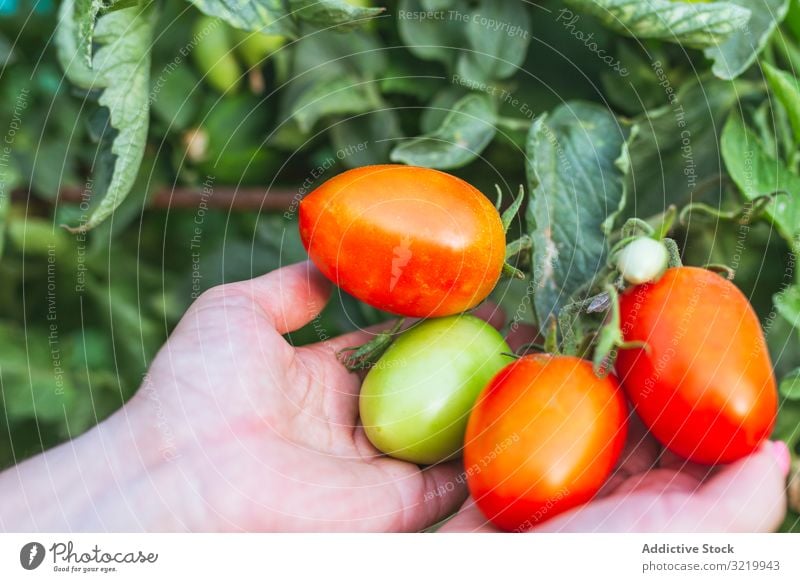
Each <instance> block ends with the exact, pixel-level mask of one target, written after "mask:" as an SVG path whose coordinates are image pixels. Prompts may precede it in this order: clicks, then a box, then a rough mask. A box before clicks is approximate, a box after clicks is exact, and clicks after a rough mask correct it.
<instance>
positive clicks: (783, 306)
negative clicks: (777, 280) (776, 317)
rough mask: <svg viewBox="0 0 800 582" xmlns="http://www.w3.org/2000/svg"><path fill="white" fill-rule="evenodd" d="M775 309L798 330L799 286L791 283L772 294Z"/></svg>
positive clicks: (799, 313) (799, 318)
mask: <svg viewBox="0 0 800 582" xmlns="http://www.w3.org/2000/svg"><path fill="white" fill-rule="evenodd" d="M772 302H773V303H774V304H775V310H776V311H777V312H778V313H779V314H780V316H781V317H783V319H785V320H786V321H787V322H789V324H790V325H791V326H792V327H794V328H795V329H797V330H800V287H798V286H797V285H792V286H790V287H786V288H785V289H783V290H781V291H779V292H778V293H776V294H775V295H773V296H772Z"/></svg>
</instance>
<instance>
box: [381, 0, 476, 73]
mask: <svg viewBox="0 0 800 582" xmlns="http://www.w3.org/2000/svg"><path fill="white" fill-rule="evenodd" d="M453 4H454V5H453V10H456V11H458V12H459V13H466V12H467V11H468V10H469V7H468V5H467V4H466V3H465V2H464V0H457V1H455V2H454V3H453ZM426 13H427V11H426V10H425V7H424V6H423V5H422V2H420V0H400V1H399V2H398V4H397V30H398V32H399V33H400V39H401V40H402V42H403V44H404V45H405V47H406V48H407V49H408V50H409V52H411V54H413V55H414V56H416V57H419V58H420V59H423V60H426V61H438V62H440V63H444V64H445V65H446V66H447V67H451V68H452V67H453V66H454V64H455V62H456V58H457V57H458V55H459V52H460V51H459V50H458V47H460V46H463V45H464V23H463V22H461V21H460V20H457V19H454V18H447V17H446V16H447V15H446V14H445V15H444V16H445V17H443V18H432V17H431V18H428V17H422V16H420V15H424V14H426Z"/></svg>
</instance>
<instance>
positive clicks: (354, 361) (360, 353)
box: [336, 317, 406, 372]
mask: <svg viewBox="0 0 800 582" xmlns="http://www.w3.org/2000/svg"><path fill="white" fill-rule="evenodd" d="M405 321H406V318H405V317H402V318H400V319H398V320H397V321H396V322H395V323H394V325H393V326H392V327H391V328H389V329H388V330H386V331H383V332H381V333H379V334H378V335H376V336H375V337H374V338H372V339H371V340H370V341H368V342H367V343H365V344H362V345H360V346H353V347H349V348H344V349H342V350H340V351H339V352H338V353H337V354H336V355H337V356H338V357H339V361H341V362H342V364H344V367H345V368H347V369H348V370H350V371H351V372H354V371H356V370H366V369H368V368H370V367H372V366H373V365H374V364H375V362H377V361H378V359H379V358H380V357H381V356H382V355H383V354H384V352H385V351H386V350H387V349H388V348H389V346H390V345H392V342H393V341H394V336H396V335H397V334H398V333H400V331H401V328H402V327H403V323H405Z"/></svg>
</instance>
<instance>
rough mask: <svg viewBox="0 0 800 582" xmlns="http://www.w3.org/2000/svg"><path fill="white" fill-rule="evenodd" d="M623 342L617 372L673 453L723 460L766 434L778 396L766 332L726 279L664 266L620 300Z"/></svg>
mask: <svg viewBox="0 0 800 582" xmlns="http://www.w3.org/2000/svg"><path fill="white" fill-rule="evenodd" d="M620 311H621V318H622V320H621V322H622V331H623V334H624V337H625V340H626V341H643V342H646V344H647V349H641V348H636V349H624V350H620V352H619V357H618V359H617V371H618V373H619V377H620V380H621V381H622V384H623V386H624V388H625V390H626V392H627V393H628V397H629V398H630V399H631V401H632V403H633V405H634V406H635V407H636V411H637V412H638V413H639V416H641V417H642V420H643V421H644V423H645V424H646V425H647V426H648V428H649V429H650V431H651V432H652V433H653V435H654V436H655V437H656V438H657V439H658V440H660V441H661V442H662V443H663V444H664V446H666V447H667V448H669V449H670V450H672V451H673V452H675V453H677V454H678V455H680V456H682V457H685V458H687V459H691V460H692V461H696V462H699V463H708V464H713V463H726V462H730V461H734V460H736V459H738V458H740V457H743V456H745V455H747V454H748V453H750V452H752V451H754V450H755V449H756V448H757V447H758V445H759V444H760V443H761V442H762V441H763V440H764V439H766V438H767V437H768V436H769V434H770V433H771V432H772V427H773V425H774V423H775V415H776V413H777V392H776V389H775V378H774V377H773V374H772V364H771V363H770V359H769V354H768V352H767V346H766V342H765V341H764V334H763V333H762V331H761V326H760V325H759V322H758V317H757V316H756V314H755V312H754V311H753V308H752V307H751V306H750V303H749V302H748V301H747V298H745V296H744V295H743V294H742V293H741V291H739V289H738V288H737V287H736V286H735V285H734V284H733V283H731V282H730V281H728V280H726V279H723V278H722V277H720V276H719V275H717V274H715V273H712V272H710V271H707V270H705V269H698V268H696V267H678V268H673V269H669V270H667V272H666V273H665V274H664V276H663V277H661V279H659V280H658V281H657V282H655V283H647V284H645V285H639V286H637V287H632V288H630V289H628V290H627V291H626V292H625V293H623V294H622V296H621V298H620Z"/></svg>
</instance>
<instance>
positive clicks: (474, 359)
mask: <svg viewBox="0 0 800 582" xmlns="http://www.w3.org/2000/svg"><path fill="white" fill-rule="evenodd" d="M509 351H510V348H509V347H508V345H507V344H506V342H505V340H503V336H501V335H500V333H499V332H498V331H497V330H495V329H494V328H493V327H491V326H490V325H489V324H488V323H486V322H485V321H483V320H480V319H478V318H476V317H473V316H471V315H462V316H452V317H443V318H438V319H432V320H427V321H425V322H423V323H421V324H419V325H417V326H416V327H414V328H413V329H411V330H409V331H406V332H405V333H403V334H402V335H401V336H400V337H399V338H398V339H397V340H396V341H395V343H394V344H393V345H392V346H391V347H390V348H389V349H388V350H387V351H386V353H385V354H384V355H383V356H382V357H381V358H380V359H379V360H378V362H377V363H376V364H375V366H374V367H373V368H372V369H371V370H370V371H369V373H368V374H367V377H366V378H365V379H364V384H363V386H362V388H361V396H360V413H361V421H362V423H363V424H364V430H365V431H366V433H367V437H369V440H370V441H371V442H372V444H374V445H375V446H376V447H377V448H378V449H380V450H381V451H383V452H384V453H387V454H389V455H391V456H393V457H397V458H399V459H405V460H407V461H412V462H414V463H420V464H430V463H438V462H439V461H443V460H445V459H448V458H451V457H453V456H455V455H457V454H459V453H460V451H461V447H462V445H463V442H464V430H465V429H466V426H467V418H468V417H469V412H470V410H471V408H472V405H473V403H474V402H475V399H476V398H477V397H478V394H479V393H480V392H481V390H483V388H484V387H485V386H486V383H487V382H488V381H489V380H490V379H491V378H492V376H494V375H495V373H497V372H498V371H499V370H500V369H501V368H502V367H503V366H504V365H506V364H507V363H508V361H509V357H508V356H507V355H503V354H504V353H507V352H509Z"/></svg>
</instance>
